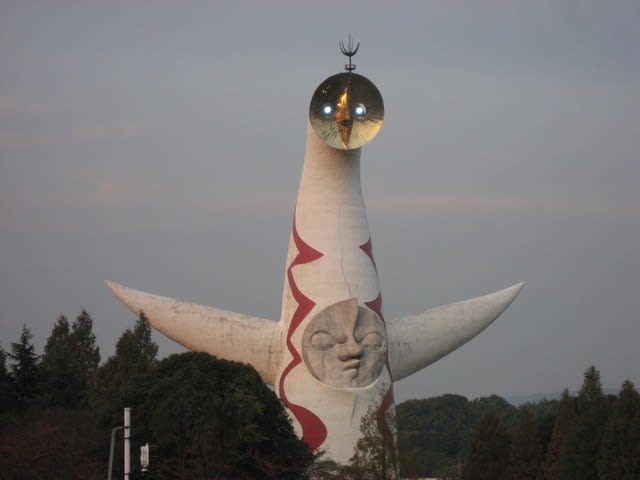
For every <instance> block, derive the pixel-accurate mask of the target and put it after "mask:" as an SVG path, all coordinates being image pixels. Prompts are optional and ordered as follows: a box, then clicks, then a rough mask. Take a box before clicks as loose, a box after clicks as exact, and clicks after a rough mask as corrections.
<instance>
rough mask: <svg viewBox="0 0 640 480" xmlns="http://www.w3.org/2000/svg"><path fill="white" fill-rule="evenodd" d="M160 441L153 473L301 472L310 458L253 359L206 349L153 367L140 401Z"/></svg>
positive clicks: (276, 475) (229, 474) (225, 475)
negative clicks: (227, 356) (215, 354)
mask: <svg viewBox="0 0 640 480" xmlns="http://www.w3.org/2000/svg"><path fill="white" fill-rule="evenodd" d="M142 408H143V411H144V415H147V416H148V419H147V422H148V425H149V433H150V434H151V436H152V441H153V442H154V443H157V444H159V445H160V446H161V454H160V456H161V459H160V465H159V466H158V467H157V468H156V469H155V472H154V475H155V477H154V478H160V479H161V478H190V479H200V478H202V479H205V478H235V479H241V478H247V479H249V478H281V479H288V478H291V479H297V478H300V476H301V474H302V472H303V471H304V469H305V468H306V467H307V466H308V465H309V464H310V463H311V461H312V458H313V457H312V455H311V453H310V452H309V450H308V448H307V446H306V445H305V444H304V443H303V442H302V441H301V440H299V439H298V438H297V437H296V435H295V434H294V432H293V429H292V427H291V425H290V423H289V421H288V418H287V416H286V413H285V411H284V409H283V407H282V405H281V404H280V401H279V400H278V399H277V397H276V396H275V394H274V393H273V392H271V391H270V390H269V389H268V388H267V387H266V386H265V385H264V384H263V383H262V380H261V379H260V377H259V376H258V374H257V373H256V372H255V370H253V369H252V368H251V367H248V366H246V365H243V364H239V363H235V362H228V361H223V360H217V359H215V358H213V357H211V356H209V355H206V354H203V353H184V354H180V355H172V356H170V357H168V358H167V359H165V360H163V361H161V362H160V364H159V365H158V367H157V368H156V369H154V371H153V372H152V373H151V375H150V377H149V381H148V390H147V391H146V396H145V404H144V406H143V407H142Z"/></svg>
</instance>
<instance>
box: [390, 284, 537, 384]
mask: <svg viewBox="0 0 640 480" xmlns="http://www.w3.org/2000/svg"><path fill="white" fill-rule="evenodd" d="M523 286H524V283H518V284H517V285H513V286H511V287H508V288H505V289H504V290H500V291H498V292H495V293H491V294H489V295H484V296H482V297H477V298H472V299H470V300H464V301H462V302H457V303H452V304H449V305H444V306H441V307H437V308H432V309H430V310H426V311H424V312H422V313H419V314H417V315H411V316H408V317H404V318H401V319H397V320H395V321H392V322H389V323H388V325H387V332H388V335H389V363H390V366H391V373H392V376H393V380H394V381H397V380H401V379H402V378H405V377H407V376H409V375H411V374H412V373H415V372H417V371H418V370H421V369H423V368H424V367H426V366H427V365H430V364H432V363H433V362H435V361H436V360H439V359H440V358H442V357H444V356H445V355H447V354H448V353H450V352H452V351H454V350H455V349H457V348H458V347H460V346H462V345H464V344H465V343H467V342H468V341H469V340H471V339H472V338H473V337H475V336H476V335H478V334H479V333H480V332H481V331H482V330H484V329H485V328H487V327H488V326H489V325H490V324H491V323H492V322H493V321H494V320H495V319H496V318H498V316H500V314H501V313H502V312H503V311H504V310H505V309H506V308H507V307H508V306H509V305H510V304H511V302H513V301H514V300H515V298H516V297H517V296H518V294H519V293H520V290H522V287H523Z"/></svg>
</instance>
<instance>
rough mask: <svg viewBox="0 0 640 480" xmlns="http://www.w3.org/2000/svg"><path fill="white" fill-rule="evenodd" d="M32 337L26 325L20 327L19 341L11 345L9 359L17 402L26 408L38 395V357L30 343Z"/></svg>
mask: <svg viewBox="0 0 640 480" xmlns="http://www.w3.org/2000/svg"><path fill="white" fill-rule="evenodd" d="M32 338H33V335H32V334H31V331H30V330H29V329H28V328H27V326H26V325H23V327H22V333H21V334H20V340H19V341H18V342H15V343H12V344H11V353H10V354H9V358H10V359H11V360H12V361H13V363H12V364H11V378H12V380H13V383H14V385H15V389H16V394H17V400H18V402H19V404H20V405H21V406H23V407H24V406H26V405H27V403H28V402H29V401H30V400H32V399H33V398H34V397H35V396H36V394H37V393H38V359H39V357H38V355H36V353H35V346H34V345H33V343H31V339H32Z"/></svg>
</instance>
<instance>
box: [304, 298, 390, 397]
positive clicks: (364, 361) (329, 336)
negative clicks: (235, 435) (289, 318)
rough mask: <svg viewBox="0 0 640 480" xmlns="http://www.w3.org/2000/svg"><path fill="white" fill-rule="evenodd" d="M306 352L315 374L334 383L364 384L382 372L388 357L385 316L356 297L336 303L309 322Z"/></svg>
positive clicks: (311, 370)
mask: <svg viewBox="0 0 640 480" xmlns="http://www.w3.org/2000/svg"><path fill="white" fill-rule="evenodd" d="M302 355H303V357H304V361H305V363H306V365H307V368H308V369H309V371H310V372H311V374H312V375H313V376H314V377H315V378H316V379H317V380H320V381H321V382H323V383H326V384H328V385H331V386H333V387H341V388H353V387H364V386H367V385H369V384H371V383H373V382H374V381H375V380H376V379H377V378H378V377H379V376H380V372H381V371H382V367H383V366H384V363H385V360H386V357H387V336H386V330H385V328H384V324H383V323H382V320H381V319H380V318H379V317H378V316H377V315H376V314H375V313H374V312H373V311H371V310H369V309H367V308H364V307H359V306H358V303H357V300H356V299H355V298H352V299H349V300H345V301H342V302H338V303H335V304H333V305H331V306H329V307H327V308H325V309H324V310H323V311H321V312H320V313H318V314H317V315H316V316H315V317H313V319H312V320H311V321H310V322H309V325H308V326H307V328H306V329H305V331H304V334H303V337H302Z"/></svg>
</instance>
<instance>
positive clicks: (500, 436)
mask: <svg viewBox="0 0 640 480" xmlns="http://www.w3.org/2000/svg"><path fill="white" fill-rule="evenodd" d="M510 443H511V437H510V435H509V432H508V431H507V429H506V428H505V427H504V426H503V425H502V424H501V423H500V421H499V420H498V417H496V416H495V415H494V414H492V413H487V414H485V416H484V417H483V418H482V419H481V420H480V422H479V423H478V426H477V427H476V431H475V435H474V437H473V441H472V442H471V451H470V452H469V456H468V457H467V461H466V462H465V465H464V467H463V470H462V478H464V479H465V480H495V479H497V478H500V475H502V473H503V472H504V470H505V468H506V466H507V461H508V459H509V447H510Z"/></svg>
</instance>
